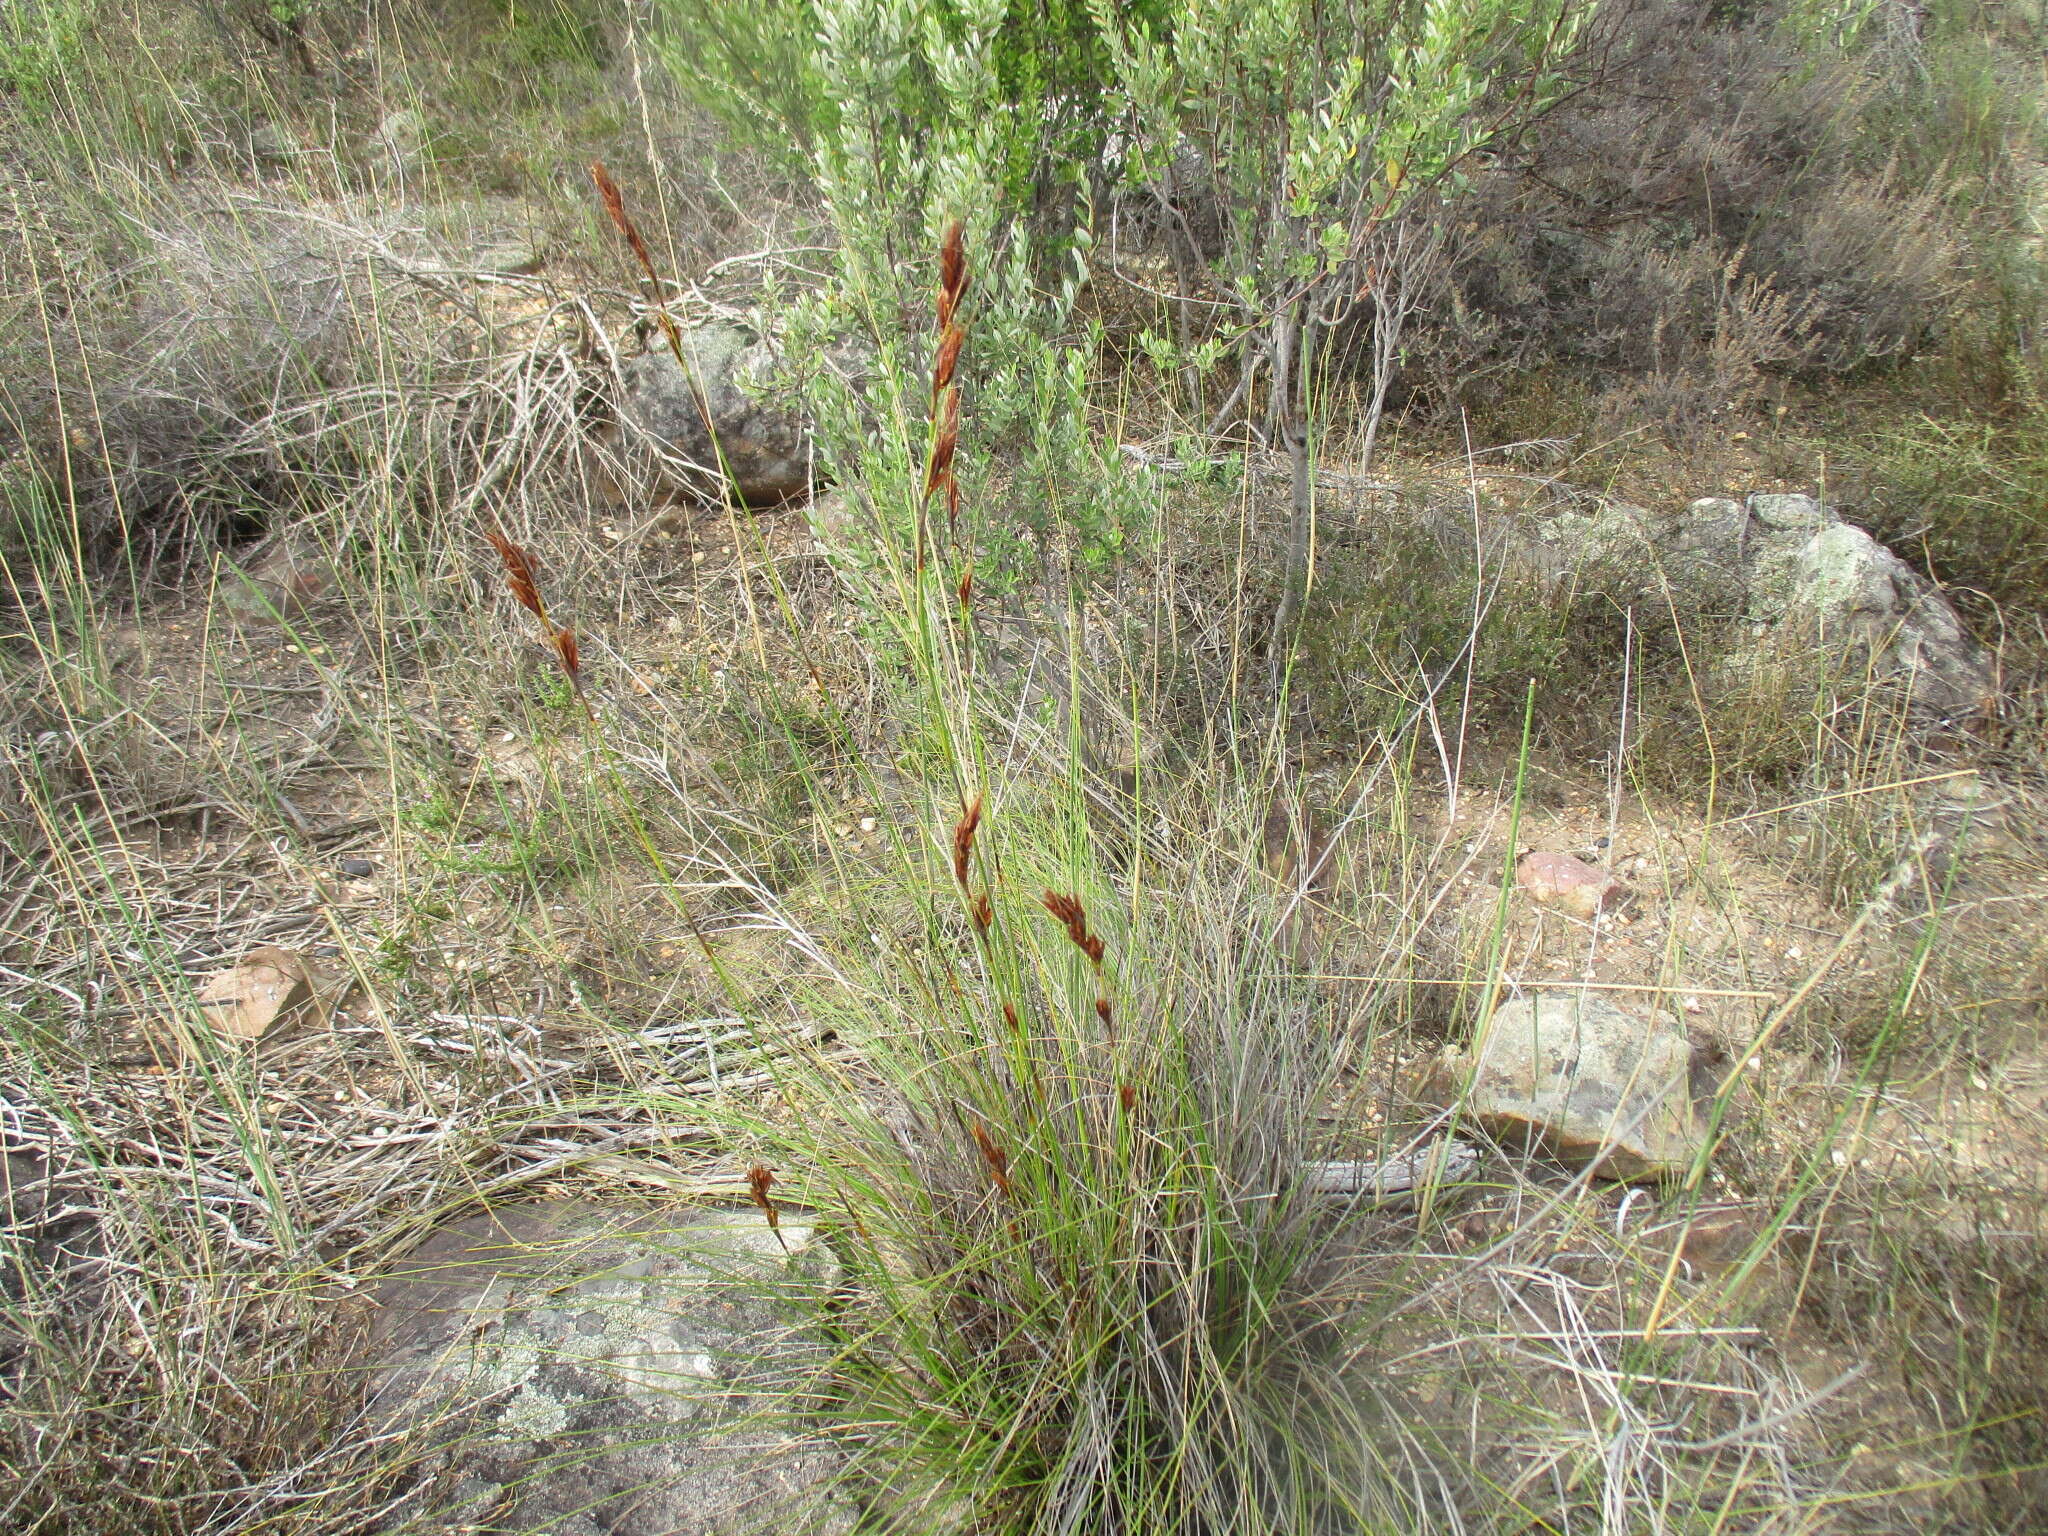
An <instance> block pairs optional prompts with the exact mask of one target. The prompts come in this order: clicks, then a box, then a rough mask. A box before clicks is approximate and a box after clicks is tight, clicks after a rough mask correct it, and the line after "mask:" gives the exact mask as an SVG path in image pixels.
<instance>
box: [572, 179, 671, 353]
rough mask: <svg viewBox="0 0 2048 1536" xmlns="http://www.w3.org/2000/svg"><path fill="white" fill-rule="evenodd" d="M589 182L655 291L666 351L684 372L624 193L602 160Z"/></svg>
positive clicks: (651, 259)
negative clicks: (666, 341) (595, 184)
mask: <svg viewBox="0 0 2048 1536" xmlns="http://www.w3.org/2000/svg"><path fill="white" fill-rule="evenodd" d="M590 179H591V180H592V181H594V182H596V183H597V195H598V196H599V197H601V198H603V199H604V211H605V212H606V213H607V214H609V215H610V216H611V221H612V223H613V224H614V225H615V226H616V227H617V228H618V231H619V233H620V234H622V235H624V236H625V237H626V244H627V245H629V246H631V247H632V248H633V256H634V259H635V260H637V261H638V262H639V263H640V270H641V271H642V272H644V273H646V274H647V282H648V286H649V287H651V288H652V289H653V290H654V318H655V320H656V321H657V322H659V323H660V325H661V334H662V335H663V336H665V337H666V338H667V339H668V349H669V351H671V352H673V353H675V355H676V364H677V366H678V367H680V368H682V370H683V371H684V372H685V373H687V372H688V371H689V368H690V365H689V364H688V363H687V362H685V361H684V360H683V338H682V336H681V335H680V334H679V333H678V332H677V330H676V323H675V321H674V320H673V319H672V318H671V317H670V315H669V312H668V306H667V305H666V304H664V303H663V302H662V299H661V278H660V277H659V275H657V274H656V272H655V270H654V257H653V256H652V255H651V254H649V252H648V249H647V242H646V241H645V240H643V239H641V238H640V227H639V226H638V225H637V224H635V223H634V222H633V218H632V215H631V214H629V213H627V212H626V198H625V194H623V193H622V192H620V191H619V184H618V183H617V182H615V181H613V180H612V178H611V173H610V172H609V171H607V170H606V169H605V168H604V162H603V161H602V160H593V161H591V162H590Z"/></svg>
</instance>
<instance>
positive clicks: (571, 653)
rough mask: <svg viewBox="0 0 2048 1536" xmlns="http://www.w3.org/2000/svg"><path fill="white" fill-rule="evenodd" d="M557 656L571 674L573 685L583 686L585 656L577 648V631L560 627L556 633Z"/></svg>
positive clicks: (576, 686)
mask: <svg viewBox="0 0 2048 1536" xmlns="http://www.w3.org/2000/svg"><path fill="white" fill-rule="evenodd" d="M554 647H555V657H556V659H557V660H559V661H560V662H561V663H562V670H563V671H564V672H566V673H567V674H568V676H569V683H570V686H571V687H574V688H576V689H578V690H581V688H582V687H583V656H582V653H581V652H580V651H579V650H578V649H577V648H576V631H575V630H573V629H558V630H556V631H555V634H554Z"/></svg>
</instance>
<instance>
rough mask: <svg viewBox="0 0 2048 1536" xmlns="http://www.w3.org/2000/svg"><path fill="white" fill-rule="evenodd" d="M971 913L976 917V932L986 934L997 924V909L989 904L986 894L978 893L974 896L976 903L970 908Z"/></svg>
mask: <svg viewBox="0 0 2048 1536" xmlns="http://www.w3.org/2000/svg"><path fill="white" fill-rule="evenodd" d="M970 915H971V916H972V917H973V919H974V931H975V932H976V933H980V934H986V933H987V932H988V931H989V929H991V928H993V927H994V926H995V922H996V909H995V908H994V907H993V906H991V905H990V904H989V899H988V897H987V895H986V894H983V895H978V896H976V897H975V898H974V905H973V907H972V908H971V909H970Z"/></svg>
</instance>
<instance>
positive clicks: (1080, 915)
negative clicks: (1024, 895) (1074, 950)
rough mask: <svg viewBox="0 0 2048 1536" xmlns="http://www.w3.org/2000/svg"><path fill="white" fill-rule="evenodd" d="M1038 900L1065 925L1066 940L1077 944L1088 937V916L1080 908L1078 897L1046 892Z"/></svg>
mask: <svg viewBox="0 0 2048 1536" xmlns="http://www.w3.org/2000/svg"><path fill="white" fill-rule="evenodd" d="M1039 900H1040V901H1042V902H1043V903H1044V904H1045V910H1046V911H1048V912H1050V913H1051V914H1052V915H1053V917H1054V918H1055V919H1056V920H1057V921H1059V922H1062V923H1064V924H1066V927H1067V937H1068V938H1070V939H1072V940H1073V941H1074V942H1075V943H1076V944H1079V943H1081V942H1083V941H1084V940H1085V939H1086V938H1087V937H1088V914H1087V912H1086V910H1085V909H1084V908H1083V907H1082V906H1081V898H1080V897H1078V896H1063V895H1061V894H1060V893H1059V892H1058V891H1047V892H1046V893H1045V894H1044V895H1043V896H1041V897H1040V898H1039Z"/></svg>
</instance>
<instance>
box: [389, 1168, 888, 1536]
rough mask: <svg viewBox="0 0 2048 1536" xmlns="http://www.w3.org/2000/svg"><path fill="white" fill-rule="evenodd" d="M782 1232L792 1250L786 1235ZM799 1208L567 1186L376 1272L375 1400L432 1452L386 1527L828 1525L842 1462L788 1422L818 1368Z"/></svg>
mask: <svg viewBox="0 0 2048 1536" xmlns="http://www.w3.org/2000/svg"><path fill="white" fill-rule="evenodd" d="M785 1245H786V1246H785ZM833 1275H834V1270H833V1266H832V1261H831V1258H830V1255H829V1253H828V1252H827V1250H825V1249H824V1247H823V1246H822V1244H820V1242H819V1241H818V1239H817V1237H816V1235H815V1232H814V1230H813V1229H812V1228H811V1227H810V1226H809V1225H808V1224H806V1223H803V1222H801V1221H798V1220H794V1219H789V1218H785V1219H784V1220H783V1222H782V1224H781V1229H780V1231H779V1232H776V1231H771V1230H770V1229H769V1227H768V1226H767V1225H766V1223H765V1222H764V1221H763V1220H762V1218H761V1217H760V1216H759V1215H758V1214H756V1213H754V1212H746V1213H743V1214H742V1213H718V1212H704V1211H693V1212H689V1213H685V1214H682V1215H675V1214H667V1215H662V1214H654V1213H649V1212H645V1211H639V1212H626V1213H622V1212H620V1211H618V1210H615V1209H609V1208H606V1207H603V1206H599V1205H595V1204H592V1203H590V1202H587V1201H580V1200H564V1201H555V1202H550V1203H545V1204H539V1205H530V1206H523V1207H515V1208H510V1209H506V1210H500V1211H495V1212H490V1213H486V1214H482V1215H477V1216H472V1217H469V1218H467V1219H465V1220H462V1221H458V1222H455V1223H453V1224H452V1225H449V1226H446V1227H443V1228H442V1229H440V1230H439V1231H437V1232H435V1233H434V1234H433V1235H432V1236H430V1237H429V1238H428V1239H427V1240H426V1242H425V1243H423V1244H422V1245H421V1246H420V1247H419V1248H418V1249H416V1250H415V1251H414V1252H413V1253H412V1254H411V1255H410V1256H409V1257H408V1258H407V1259H406V1260H405V1261H404V1262H403V1263H402V1264H401V1265H399V1266H398V1267H397V1269H396V1270H395V1271H394V1272H393V1273H392V1274H391V1275H390V1276H389V1277H388V1278H387V1279H385V1280H384V1281H383V1282H381V1284H380V1286H379V1289H378V1292H377V1296H376V1299H377V1301H378V1303H379V1304H380V1310H379V1312H378V1315H377V1322H376V1326H375V1334H374V1337H375V1339H376V1341H377V1344H378V1346H379V1350H380V1354H381V1361H380V1363H379V1365H378V1368H377V1370H376V1373H375V1375H374V1376H373V1378H372V1382H373V1403H374V1405H375V1407H376V1408H377V1410H378V1413H379V1418H380V1420H381V1422H383V1423H384V1424H386V1425H387V1426H405V1425H410V1426H412V1427H413V1428H414V1429H415V1432H419V1433H426V1434H430V1435H432V1436H433V1437H434V1439H435V1441H437V1442H438V1443H439V1444H440V1446H441V1448H440V1449H439V1450H438V1451H436V1452H434V1453H433V1454H432V1455H431V1456H430V1457H429V1459H428V1462H427V1470H426V1475H425V1477H424V1478H423V1480H422V1482H421V1485H420V1486H419V1488H418V1489H417V1490H416V1491H415V1493H414V1494H413V1496H412V1497H411V1499H410V1500H409V1502H408V1504H407V1507H406V1509H405V1510H404V1511H403V1512H401V1514H400V1515H399V1516H398V1517H397V1519H396V1520H395V1521H394V1522H393V1523H390V1524H388V1525H387V1526H386V1530H387V1532H389V1533H391V1536H399V1533H406V1536H426V1533H428V1532H433V1533H437V1536H438V1533H440V1532H443V1531H448V1530H455V1529H461V1530H465V1531H477V1532H493V1533H495V1532H529V1531H547V1532H550V1533H552V1536H737V1533H740V1532H747V1533H755V1532H760V1531H767V1530H773V1531H779V1532H789V1533H792V1536H799V1533H816V1536H827V1533H838V1532H843V1531H847V1530H850V1529H851V1528H852V1524H853V1519H852V1512H851V1510H850V1509H849V1508H848V1507H847V1505H846V1503H845V1502H844V1501H843V1499H842V1497H841V1496H839V1495H836V1494H835V1493H834V1492H833V1483H834V1477H835V1475H836V1474H837V1472H838V1470H839V1463H838V1460H837V1458H836V1457H835V1456H833V1455H832V1454H831V1453H830V1452H827V1451H824V1450H820V1449H818V1448H816V1447H815V1446H805V1445H803V1444H802V1443H800V1442H798V1441H797V1440H795V1439H793V1438H792V1437H791V1435H790V1433H789V1424H790V1419H789V1414H788V1410H789V1408H790V1406H791V1402H790V1397H789V1395H790V1394H791V1393H792V1392H795V1391H798V1390H800V1388H801V1385H802V1382H803V1380H804V1377H805V1375H806V1373H807V1372H808V1371H810V1370H812V1369H814V1368H815V1366H816V1365H817V1363H818V1356H819V1354H820V1346H817V1345H813V1344H807V1343H806V1342H805V1341H804V1337H803V1334H802V1332H801V1330H800V1328H799V1327H798V1326H796V1324H795V1321H794V1317H793V1308H794V1306H795V1303H796V1301H797V1299H798V1298H799V1296H800V1295H801V1294H802V1293H805V1292H808V1293H811V1294H813V1295H815V1293H817V1292H818V1291H820V1290H821V1289H822V1288H823V1287H825V1286H826V1285H828V1284H829V1283H830V1282H831V1280H832V1278H833Z"/></svg>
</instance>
